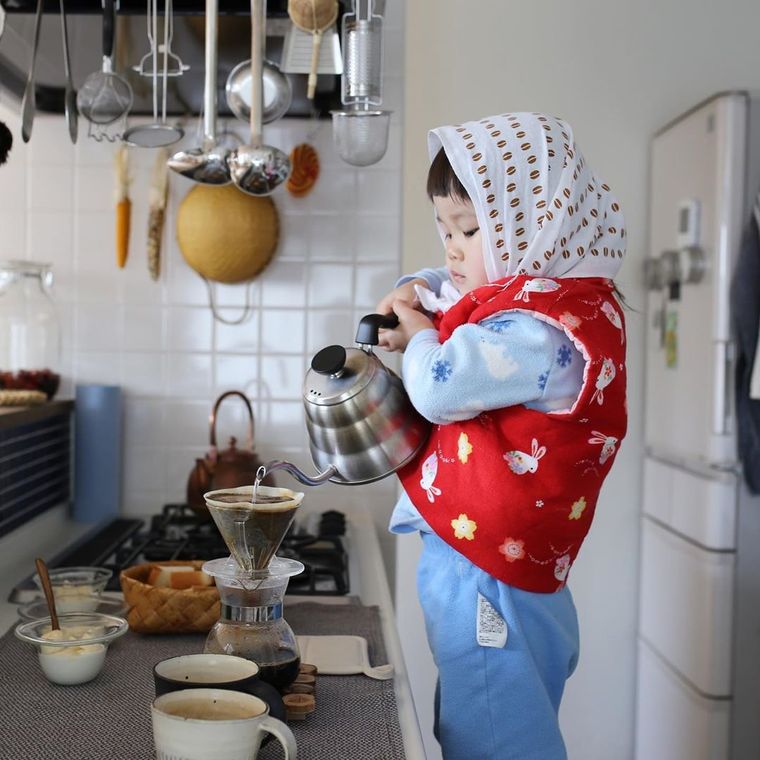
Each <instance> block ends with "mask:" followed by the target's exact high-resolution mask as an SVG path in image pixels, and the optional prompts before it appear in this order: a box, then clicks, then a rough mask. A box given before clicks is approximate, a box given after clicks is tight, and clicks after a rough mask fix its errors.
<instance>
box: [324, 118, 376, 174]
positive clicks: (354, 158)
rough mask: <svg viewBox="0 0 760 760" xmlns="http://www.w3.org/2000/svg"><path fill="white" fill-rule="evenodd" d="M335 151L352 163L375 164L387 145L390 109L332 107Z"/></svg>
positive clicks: (360, 164) (358, 164)
mask: <svg viewBox="0 0 760 760" xmlns="http://www.w3.org/2000/svg"><path fill="white" fill-rule="evenodd" d="M332 117H333V141H334V143H335V148H336V150H337V151H338V155H339V156H340V157H341V158H342V159H343V160H344V161H345V162H346V163H349V164H352V165H353V166H369V165H370V164H376V163H377V162H378V161H379V160H380V159H381V158H382V157H383V156H384V155H385V151H386V150H387V148H388V125H389V124H390V111H364V110H361V111H358V110H352V109H351V110H346V111H333V112H332Z"/></svg>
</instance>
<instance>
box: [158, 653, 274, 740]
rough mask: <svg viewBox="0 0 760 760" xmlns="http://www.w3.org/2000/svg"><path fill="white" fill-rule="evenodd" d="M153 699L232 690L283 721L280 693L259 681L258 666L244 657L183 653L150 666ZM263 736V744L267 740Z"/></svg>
mask: <svg viewBox="0 0 760 760" xmlns="http://www.w3.org/2000/svg"><path fill="white" fill-rule="evenodd" d="M153 683H154V684H155V688H156V696H157V697H160V696H161V695H162V694H167V693H168V692H170V691H178V690H179V689H232V690H233V691H245V692H247V693H248V694H253V695H254V696H255V697H260V698H261V699H263V700H264V701H265V702H266V703H267V704H268V705H269V714H270V715H271V716H272V717H273V718H277V719H278V720H285V717H286V710H285V705H284V704H283V701H282V697H281V696H280V692H278V691H277V689H275V688H274V686H271V685H270V684H268V683H265V682H264V681H262V680H261V679H260V678H259V666H258V665H257V664H256V663H255V662H253V661H252V660H247V659H245V657H235V656H234V655H231V654H185V655H180V656H178V657H169V658H168V659H166V660H161V662H158V663H156V665H155V666H154V667H153ZM269 738H270V737H267V738H266V739H265V741H269Z"/></svg>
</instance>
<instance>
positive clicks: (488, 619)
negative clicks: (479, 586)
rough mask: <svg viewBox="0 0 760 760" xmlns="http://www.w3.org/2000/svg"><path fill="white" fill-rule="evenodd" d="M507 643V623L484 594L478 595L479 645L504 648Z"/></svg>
mask: <svg viewBox="0 0 760 760" xmlns="http://www.w3.org/2000/svg"><path fill="white" fill-rule="evenodd" d="M506 643H507V623H506V621H505V620H504V619H503V618H502V617H501V615H499V613H498V612H497V611H496V610H495V609H494V606H493V605H492V604H491V603H490V602H489V601H488V599H486V598H485V597H484V596H483V595H482V594H478V644H480V646H482V647H498V648H503V647H504V646H505V644H506Z"/></svg>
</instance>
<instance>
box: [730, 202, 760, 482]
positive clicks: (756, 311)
mask: <svg viewBox="0 0 760 760" xmlns="http://www.w3.org/2000/svg"><path fill="white" fill-rule="evenodd" d="M731 304H732V307H733V321H734V329H735V331H736V348H737V356H736V378H735V382H736V417H737V428H738V444H739V457H740V458H741V460H742V465H743V469H744V477H745V479H746V481H747V485H748V486H749V489H750V491H752V493H755V494H760V387H758V386H760V352H759V351H758V338H759V337H760V335H759V333H760V194H758V197H757V199H756V200H755V208H754V212H753V214H752V216H751V217H750V219H749V222H748V224H747V228H746V230H745V232H744V236H743V239H742V247H741V250H740V252H739V259H738V261H737V265H736V269H735V270H734V277H733V282H732V283H731ZM753 367H754V371H753ZM753 384H754V391H753Z"/></svg>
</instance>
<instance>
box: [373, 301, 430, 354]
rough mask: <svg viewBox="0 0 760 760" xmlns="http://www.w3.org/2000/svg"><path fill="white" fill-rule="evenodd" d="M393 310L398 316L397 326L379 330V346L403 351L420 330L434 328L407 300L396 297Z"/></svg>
mask: <svg viewBox="0 0 760 760" xmlns="http://www.w3.org/2000/svg"><path fill="white" fill-rule="evenodd" d="M393 311H394V312H395V313H396V315H397V316H398V323H399V324H398V327H396V328H395V329H393V330H381V331H380V343H379V345H380V347H381V348H384V349H386V351H405V350H406V347H407V345H408V344H409V341H410V340H411V339H412V338H413V337H414V336H415V335H416V334H417V333H418V332H420V331H421V330H428V329H430V328H433V329H435V325H434V324H433V323H432V321H431V320H429V319H428V318H427V317H426V316H425V315H424V314H423V313H422V312H420V311H417V310H416V309H415V308H413V307H412V304H411V303H410V302H409V301H405V300H404V299H402V298H396V299H395V300H394V301H393Z"/></svg>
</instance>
